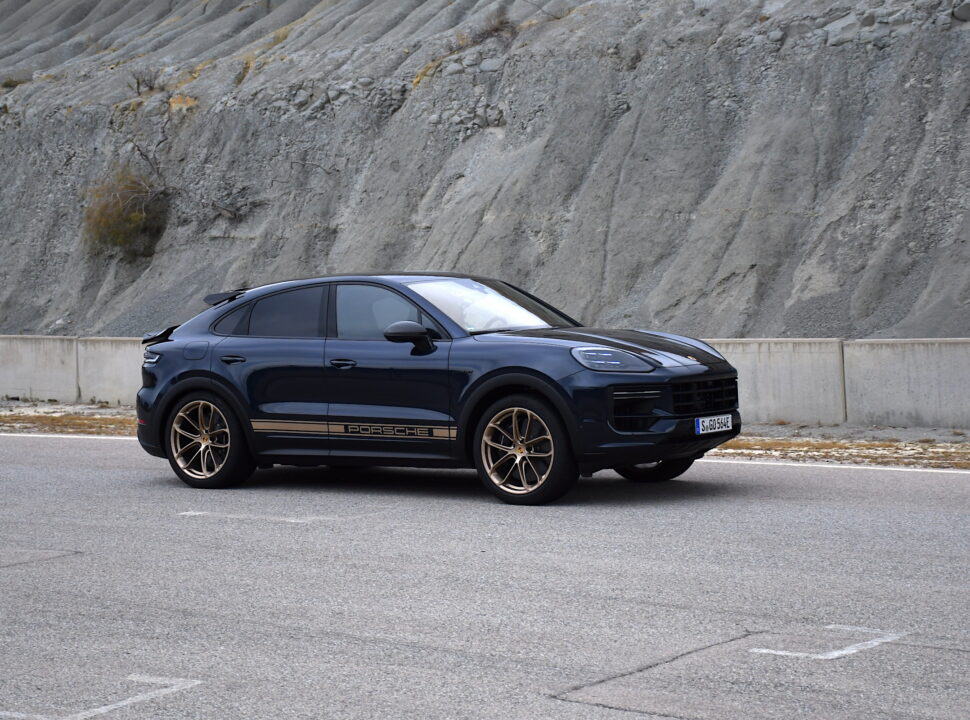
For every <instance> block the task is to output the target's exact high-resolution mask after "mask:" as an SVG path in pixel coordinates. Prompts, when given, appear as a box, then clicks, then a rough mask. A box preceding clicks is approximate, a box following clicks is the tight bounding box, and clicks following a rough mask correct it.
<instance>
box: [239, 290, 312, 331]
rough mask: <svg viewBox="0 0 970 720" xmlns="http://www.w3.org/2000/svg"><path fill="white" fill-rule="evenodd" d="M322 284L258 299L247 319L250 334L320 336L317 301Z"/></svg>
mask: <svg viewBox="0 0 970 720" xmlns="http://www.w3.org/2000/svg"><path fill="white" fill-rule="evenodd" d="M324 287H325V286H322V285H317V286H315V287H308V288H300V289H299V290H289V291H287V292H282V293H277V294H276V295H270V296H269V297H267V298H263V299H262V300H257V301H256V304H255V305H254V306H253V313H252V316H251V317H250V319H249V334H250V335H258V336H262V337H316V336H318V335H320V334H321V333H320V303H321V301H322V299H323V291H324Z"/></svg>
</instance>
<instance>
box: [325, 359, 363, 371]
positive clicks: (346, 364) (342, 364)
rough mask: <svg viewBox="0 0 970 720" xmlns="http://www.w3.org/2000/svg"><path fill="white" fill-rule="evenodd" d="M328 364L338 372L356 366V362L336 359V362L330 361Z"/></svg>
mask: <svg viewBox="0 0 970 720" xmlns="http://www.w3.org/2000/svg"><path fill="white" fill-rule="evenodd" d="M330 364H331V365H333V366H334V367H335V368H337V369H338V370H346V369H347V368H352V367H354V365H356V364H357V361H356V360H343V359H337V360H331V361H330Z"/></svg>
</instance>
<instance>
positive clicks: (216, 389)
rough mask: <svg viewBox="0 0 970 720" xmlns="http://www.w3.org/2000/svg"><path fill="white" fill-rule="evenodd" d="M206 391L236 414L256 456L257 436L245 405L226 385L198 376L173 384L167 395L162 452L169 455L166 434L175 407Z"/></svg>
mask: <svg viewBox="0 0 970 720" xmlns="http://www.w3.org/2000/svg"><path fill="white" fill-rule="evenodd" d="M198 391H205V392H210V393H212V394H213V395H216V396H217V397H218V398H219V399H220V400H222V401H224V402H225V403H226V404H227V405H229V407H230V408H231V409H232V411H233V412H234V413H236V418H237V419H238V420H239V425H240V427H242V429H243V434H244V435H245V436H246V447H247V448H248V449H249V453H250V455H255V451H254V449H255V447H256V446H255V439H256V438H255V434H254V433H253V425H252V423H251V422H250V421H249V413H247V412H246V409H245V407H244V405H243V403H242V402H241V401H240V400H239V399H238V398H237V397H236V396H235V393H234V392H233V391H232V389H231V388H229V387H227V386H226V385H225V384H224V383H222V382H220V381H219V380H216V379H215V378H212V377H210V376H206V375H196V376H192V377H188V378H185V379H182V380H179V381H177V382H175V383H173V384H172V386H171V387H170V388H169V389H168V392H167V393H165V400H164V402H163V403H162V405H161V407H160V408H159V411H160V412H159V413H158V418H159V423H158V428H157V434H158V438H157V439H158V442H159V446H160V447H161V448H162V451H163V452H165V453H166V455H167V454H168V450H167V444H166V442H165V433H166V431H167V423H166V420H167V419H168V416H169V414H171V412H172V409H173V408H174V407H175V405H176V404H177V403H178V402H179V400H181V399H182V398H184V397H185V396H186V395H188V394H190V393H193V392H198Z"/></svg>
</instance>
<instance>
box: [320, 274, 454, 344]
mask: <svg viewBox="0 0 970 720" xmlns="http://www.w3.org/2000/svg"><path fill="white" fill-rule="evenodd" d="M399 320H412V321H413V322H417V323H421V324H422V325H424V326H425V327H426V328H429V329H431V330H434V333H433V336H437V337H440V334H439V333H438V330H437V327H436V326H435V323H434V321H433V320H431V318H429V317H428V316H427V315H425V314H424V313H423V312H421V310H419V309H418V307H417V306H416V305H415V304H414V303H412V302H410V301H409V300H405V299H404V298H403V297H401V296H400V295H398V294H397V293H396V292H392V291H390V290H387V289H386V288H382V287H377V286H376V285H338V286H337V337H339V338H342V339H344V340H383V339H384V331H385V330H386V329H387V326H388V325H391V324H392V323H396V322H398V321H399Z"/></svg>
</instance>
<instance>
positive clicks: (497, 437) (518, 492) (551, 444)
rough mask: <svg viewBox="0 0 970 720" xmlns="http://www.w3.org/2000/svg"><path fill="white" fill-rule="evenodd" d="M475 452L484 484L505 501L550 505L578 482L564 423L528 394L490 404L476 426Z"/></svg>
mask: <svg viewBox="0 0 970 720" xmlns="http://www.w3.org/2000/svg"><path fill="white" fill-rule="evenodd" d="M475 448H476V452H475V466H476V467H477V468H478V474H479V476H480V477H481V479H482V483H483V484H484V485H485V487H486V488H488V489H489V490H490V491H491V492H492V493H493V494H494V495H495V496H496V497H498V498H499V499H500V500H502V501H504V502H507V503H512V504H514V505H540V504H542V503H547V502H552V501H553V500H556V499H558V498H560V497H562V496H563V495H565V494H566V493H567V492H568V491H569V490H570V489H571V488H572V487H573V485H575V484H576V481H577V480H578V479H579V471H578V469H577V467H576V461H575V459H574V458H573V455H572V450H571V448H570V447H569V438H568V436H567V434H566V429H565V427H564V426H563V424H562V421H561V420H560V419H559V416H558V415H557V414H556V411H555V410H553V409H552V408H551V407H549V405H547V404H546V403H545V402H543V401H541V400H539V399H538V398H534V397H531V396H529V395H512V396H509V397H508V398H503V399H502V400H499V401H498V402H496V403H494V404H492V406H491V407H489V408H488V409H487V410H486V411H485V412H484V413H483V414H482V418H481V420H479V422H478V427H477V428H476V430H475Z"/></svg>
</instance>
